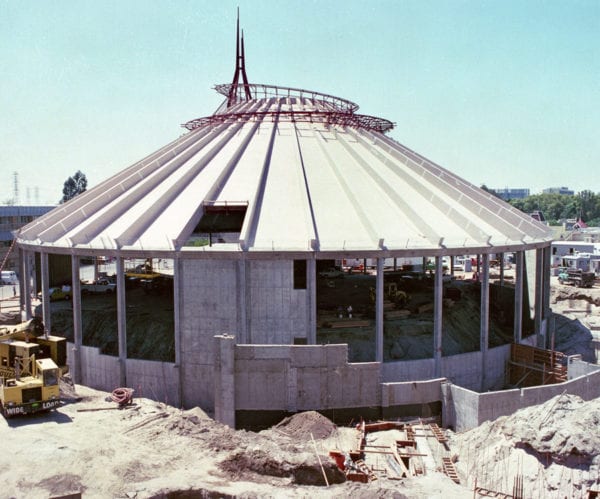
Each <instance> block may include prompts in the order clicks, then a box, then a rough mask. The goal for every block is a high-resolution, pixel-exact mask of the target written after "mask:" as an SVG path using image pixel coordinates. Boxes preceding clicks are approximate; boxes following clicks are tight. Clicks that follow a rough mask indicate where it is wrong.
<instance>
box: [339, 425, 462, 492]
mask: <svg viewBox="0 0 600 499" xmlns="http://www.w3.org/2000/svg"><path fill="white" fill-rule="evenodd" d="M356 431H357V438H356V442H357V447H356V448H355V449H349V450H348V451H346V452H344V451H342V450H339V449H335V450H331V451H330V452H329V455H330V457H332V458H333V459H334V461H335V462H336V464H337V466H338V468H339V469H340V470H341V471H343V472H344V474H345V475H346V478H347V480H349V481H356V482H361V483H368V482H371V481H373V480H376V479H379V478H387V479H391V480H400V479H407V478H412V477H417V476H420V475H424V474H426V469H427V465H426V462H428V463H432V464H430V468H431V469H430V471H432V472H433V471H438V470H439V471H443V472H444V473H445V474H446V475H447V476H448V477H450V479H451V480H452V481H454V482H455V483H460V479H459V477H458V473H457V472H456V469H455V468H454V464H453V463H452V460H451V458H450V455H449V449H448V439H447V438H446V436H445V435H444V432H443V430H442V429H441V428H440V427H439V426H438V425H437V424H436V423H430V424H426V423H423V422H422V421H420V422H417V423H405V422H398V421H378V422H374V423H364V422H362V423H360V424H358V425H357V426H356ZM384 434H385V435H384ZM417 439H419V440H421V441H422V448H421V447H420V446H419V443H418V441H417ZM428 440H430V442H428ZM382 462H383V463H382Z"/></svg>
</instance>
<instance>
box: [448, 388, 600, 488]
mask: <svg viewBox="0 0 600 499" xmlns="http://www.w3.org/2000/svg"><path fill="white" fill-rule="evenodd" d="M599 424H600V400H599V399H595V400H592V401H589V402H585V401H583V400H582V399H581V398H579V397H577V396H575V395H566V394H565V395H560V396H556V397H554V398H553V399H551V400H549V401H547V402H546V403H544V404H541V405H539V406H534V407H529V408H526V409H522V410H520V411H517V412H516V413H515V414H513V415H511V416H504V417H501V418H498V419H497V420H496V421H494V422H491V423H490V422H486V423H484V424H483V425H481V426H480V427H478V428H475V429H473V430H470V431H468V432H465V433H463V434H459V435H455V436H454V437H453V438H452V448H453V449H454V451H455V452H457V463H456V465H457V468H458V470H459V472H460V473H461V474H462V475H463V477H464V479H465V480H467V479H468V480H469V483H474V481H475V478H477V482H478V484H479V485H480V486H483V487H486V488H488V489H491V490H495V491H500V492H504V493H510V492H511V491H512V486H513V480H514V477H515V476H517V475H522V476H523V479H524V480H523V483H524V492H525V497H535V496H537V497H542V496H545V495H546V496H548V495H550V496H552V497H555V495H556V497H575V496H579V495H580V494H581V492H582V491H587V490H588V489H589V488H590V487H593V486H594V485H595V484H596V483H597V482H598V480H599V479H600V431H598V427H599Z"/></svg>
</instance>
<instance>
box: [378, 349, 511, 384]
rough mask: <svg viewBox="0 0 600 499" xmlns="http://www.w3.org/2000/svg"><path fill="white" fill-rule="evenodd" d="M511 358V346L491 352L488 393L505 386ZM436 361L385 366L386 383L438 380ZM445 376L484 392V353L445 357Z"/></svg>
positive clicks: (426, 360) (387, 364)
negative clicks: (436, 378) (506, 372)
mask: <svg viewBox="0 0 600 499" xmlns="http://www.w3.org/2000/svg"><path fill="white" fill-rule="evenodd" d="M509 357H510V345H502V346H500V347H496V348H490V349H489V350H488V352H487V357H486V365H485V385H484V390H494V389H499V388H501V387H502V386H503V385H504V378H505V371H506V362H507V361H508V359H509ZM434 367H435V366H434V360H433V359H420V360H407V361H400V362H385V363H384V364H383V365H382V367H381V373H382V379H383V381H384V382H394V381H418V380H424V379H429V378H432V377H433V376H434ZM441 375H442V376H445V377H446V378H448V379H449V380H450V381H452V383H454V384H456V385H460V386H462V387H465V388H469V389H471V390H477V391H479V390H481V380H482V378H483V372H482V356H481V352H468V353H463V354H459V355H452V356H450V357H442V371H441Z"/></svg>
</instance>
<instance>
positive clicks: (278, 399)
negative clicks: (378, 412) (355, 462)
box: [235, 345, 380, 412]
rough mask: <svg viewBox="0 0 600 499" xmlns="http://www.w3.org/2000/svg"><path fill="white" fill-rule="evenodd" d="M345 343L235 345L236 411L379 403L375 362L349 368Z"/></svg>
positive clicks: (320, 407) (301, 408) (292, 409)
mask: <svg viewBox="0 0 600 499" xmlns="http://www.w3.org/2000/svg"><path fill="white" fill-rule="evenodd" d="M347 358H348V347H347V345H314V346H312V345H296V346H293V345H237V346H236V348H235V408H236V410H280V411H287V412H296V411H306V410H313V409H329V408H342V407H362V406H370V405H378V404H379V399H380V387H379V364H377V363H375V362H372V363H361V364H349V363H348V362H347Z"/></svg>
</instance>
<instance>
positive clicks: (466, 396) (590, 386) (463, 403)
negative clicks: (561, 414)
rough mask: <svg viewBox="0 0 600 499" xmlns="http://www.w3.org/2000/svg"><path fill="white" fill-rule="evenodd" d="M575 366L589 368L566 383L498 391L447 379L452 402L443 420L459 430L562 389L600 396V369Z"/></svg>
mask: <svg viewBox="0 0 600 499" xmlns="http://www.w3.org/2000/svg"><path fill="white" fill-rule="evenodd" d="M583 364H585V363H583ZM588 366H591V364H590V365H588ZM576 369H578V370H580V371H584V370H587V371H588V372H587V374H585V375H583V376H580V377H578V378H574V379H571V380H569V381H565V382H564V383H558V384H554V385H545V386H534V387H528V388H523V389H515V390H505V391H497V392H487V393H476V392H473V391H471V390H468V389H466V388H462V387H460V386H457V385H453V384H451V383H448V384H446V385H444V386H443V387H442V391H443V393H444V402H445V404H447V405H449V407H447V408H445V411H444V414H445V415H446V420H445V421H444V424H446V425H448V426H451V427H453V428H454V429H455V430H456V431H466V430H470V429H471V428H474V427H476V426H479V425H480V424H481V423H483V422H484V421H493V420H495V419H497V418H499V417H500V416H507V415H509V414H512V413H514V412H516V411H517V410H519V409H522V408H524V407H530V406H532V405H537V404H541V403H543V402H546V401H547V400H549V399H551V398H552V397H555V396H556V395H560V394H561V393H563V392H564V393H569V394H573V395H577V396H579V397H581V398H582V399H584V400H592V399H594V398H597V397H600V369H598V370H595V369H591V368H585V367H584V366H580V365H579V366H577V367H576Z"/></svg>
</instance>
